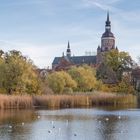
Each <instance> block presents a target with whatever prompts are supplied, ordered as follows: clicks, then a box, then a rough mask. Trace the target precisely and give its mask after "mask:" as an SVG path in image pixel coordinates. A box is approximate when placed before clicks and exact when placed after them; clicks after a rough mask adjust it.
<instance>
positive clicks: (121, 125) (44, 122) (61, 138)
mask: <svg viewBox="0 0 140 140" xmlns="http://www.w3.org/2000/svg"><path fill="white" fill-rule="evenodd" d="M114 109H115V108H114ZM114 109H101V108H100V109H99V108H89V109H62V110H45V109H42V110H21V111H18V110H9V111H8V110H7V111H0V140H140V109H138V108H132V109H115V110H114Z"/></svg>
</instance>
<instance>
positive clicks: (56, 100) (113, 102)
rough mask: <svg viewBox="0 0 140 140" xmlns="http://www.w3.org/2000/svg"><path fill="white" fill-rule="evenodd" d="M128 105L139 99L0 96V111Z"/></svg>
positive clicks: (87, 95) (76, 96) (101, 96)
mask: <svg viewBox="0 0 140 140" xmlns="http://www.w3.org/2000/svg"><path fill="white" fill-rule="evenodd" d="M127 104H137V97H136V96H133V95H115V94H109V93H100V94H99V93H97V94H94V95H93V94H85V95H84V94H80V95H78V94H76V95H42V96H14V95H13V96H8V95H0V109H9V108H19V109H29V108H34V107H45V108H47V109H54V108H74V107H92V106H109V105H110V106H114V107H115V106H119V105H127Z"/></svg>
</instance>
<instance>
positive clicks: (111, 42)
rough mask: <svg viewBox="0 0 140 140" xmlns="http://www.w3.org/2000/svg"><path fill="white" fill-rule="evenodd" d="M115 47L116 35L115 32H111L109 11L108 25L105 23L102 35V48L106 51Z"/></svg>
mask: <svg viewBox="0 0 140 140" xmlns="http://www.w3.org/2000/svg"><path fill="white" fill-rule="evenodd" d="M114 48H115V37H114V34H113V33H112V32H111V22H110V19H109V12H108V13H107V20H106V25H105V32H104V33H103V35H102V37H101V50H102V51H103V52H104V51H109V50H111V49H114Z"/></svg>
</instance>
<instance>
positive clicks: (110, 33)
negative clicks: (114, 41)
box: [102, 31, 114, 37]
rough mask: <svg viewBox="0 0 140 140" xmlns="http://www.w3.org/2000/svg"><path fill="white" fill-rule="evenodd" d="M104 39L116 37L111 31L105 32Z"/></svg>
mask: <svg viewBox="0 0 140 140" xmlns="http://www.w3.org/2000/svg"><path fill="white" fill-rule="evenodd" d="M102 37H114V34H113V33H112V32H111V31H105V32H104V33H103V35H102Z"/></svg>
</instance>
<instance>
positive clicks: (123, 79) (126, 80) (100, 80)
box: [0, 50, 135, 95]
mask: <svg viewBox="0 0 140 140" xmlns="http://www.w3.org/2000/svg"><path fill="white" fill-rule="evenodd" d="M103 57H104V59H103V60H104V61H103V62H102V63H101V64H100V65H99V66H97V67H96V68H93V67H90V66H87V65H83V66H78V67H76V66H75V67H71V68H70V69H69V70H67V71H55V72H53V71H51V72H49V73H48V74H47V75H45V76H43V77H42V76H40V73H39V72H38V68H37V67H36V66H35V65H34V64H33V62H32V60H31V59H29V58H27V57H25V56H23V55H22V53H21V52H19V51H16V50H12V51H9V52H3V51H2V50H1V51H0V93H2V94H9V95H13V94H17V95H21V94H22V95H24V94H29V95H33V94H37V95H39V94H48V93H49V94H50V93H54V94H63V93H65V94H69V93H73V92H92V91H95V90H96V91H105V92H118V93H134V92H135V90H134V88H133V86H132V85H131V75H129V71H128V72H127V73H124V72H126V70H129V69H130V68H131V66H132V60H131V57H130V56H129V55H128V54H127V53H125V52H118V51H115V50H113V51H110V52H108V53H105V55H104V56H103ZM110 81H111V83H109V82H110Z"/></svg>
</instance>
